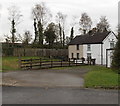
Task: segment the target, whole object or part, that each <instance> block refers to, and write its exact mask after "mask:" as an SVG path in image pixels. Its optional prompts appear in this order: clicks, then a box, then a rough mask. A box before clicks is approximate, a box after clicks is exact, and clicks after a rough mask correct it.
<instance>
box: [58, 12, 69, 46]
mask: <svg viewBox="0 0 120 106" xmlns="http://www.w3.org/2000/svg"><path fill="white" fill-rule="evenodd" d="M66 17H67V15H66V14H63V13H61V12H58V13H57V15H56V21H57V23H58V26H59V35H60V43H61V44H62V45H63V47H64V45H65V22H66Z"/></svg>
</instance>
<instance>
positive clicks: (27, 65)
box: [20, 58, 84, 69]
mask: <svg viewBox="0 0 120 106" xmlns="http://www.w3.org/2000/svg"><path fill="white" fill-rule="evenodd" d="M79 65H84V63H80V62H77V60H76V61H71V60H70V59H69V60H68V61H63V60H54V59H49V60H46V59H41V58H40V59H26V60H25V59H24V60H23V59H22V60H21V59H20V68H21V69H41V68H53V67H67V66H79Z"/></svg>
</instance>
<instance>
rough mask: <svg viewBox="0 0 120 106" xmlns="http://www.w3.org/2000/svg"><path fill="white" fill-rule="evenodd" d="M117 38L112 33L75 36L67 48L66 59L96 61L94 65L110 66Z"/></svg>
mask: <svg viewBox="0 0 120 106" xmlns="http://www.w3.org/2000/svg"><path fill="white" fill-rule="evenodd" d="M116 41H117V38H116V35H115V34H114V33H113V32H112V31H109V32H108V31H104V32H96V33H88V34H85V35H79V36H76V37H75V38H74V39H73V40H72V41H71V42H70V43H69V46H68V53H69V55H68V57H69V58H77V59H80V58H82V57H84V58H85V59H87V58H88V57H91V58H92V59H96V64H101V65H107V66H108V67H110V65H111V56H112V53H113V49H112V48H114V46H115V44H116Z"/></svg>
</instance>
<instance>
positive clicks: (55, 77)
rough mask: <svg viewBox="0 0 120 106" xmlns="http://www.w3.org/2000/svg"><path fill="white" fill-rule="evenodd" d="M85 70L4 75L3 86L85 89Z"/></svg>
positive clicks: (13, 72)
mask: <svg viewBox="0 0 120 106" xmlns="http://www.w3.org/2000/svg"><path fill="white" fill-rule="evenodd" d="M87 71H88V70H86V69H83V68H79V67H78V68H75V69H73V68H65V69H41V70H32V71H30V70H24V71H11V72H5V73H3V85H10V86H29V87H83V84H84V79H83V77H84V74H85V73H86V72H87Z"/></svg>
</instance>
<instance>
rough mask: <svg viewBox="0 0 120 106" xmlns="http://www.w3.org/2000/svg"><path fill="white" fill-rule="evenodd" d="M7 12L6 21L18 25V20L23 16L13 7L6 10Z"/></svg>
mask: <svg viewBox="0 0 120 106" xmlns="http://www.w3.org/2000/svg"><path fill="white" fill-rule="evenodd" d="M8 11H9V17H8V19H9V20H10V22H11V21H13V20H14V21H15V25H18V24H19V23H20V18H21V17H22V16H23V15H22V14H21V11H20V10H19V8H18V7H16V6H14V5H13V6H11V7H9V8H8Z"/></svg>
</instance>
